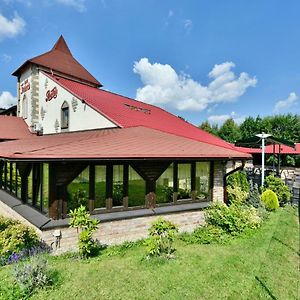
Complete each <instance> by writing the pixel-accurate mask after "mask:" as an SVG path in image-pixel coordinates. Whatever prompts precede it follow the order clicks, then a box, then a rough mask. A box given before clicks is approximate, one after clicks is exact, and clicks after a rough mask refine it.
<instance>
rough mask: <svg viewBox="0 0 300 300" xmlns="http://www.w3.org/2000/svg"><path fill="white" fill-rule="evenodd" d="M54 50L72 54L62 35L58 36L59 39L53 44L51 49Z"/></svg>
mask: <svg viewBox="0 0 300 300" xmlns="http://www.w3.org/2000/svg"><path fill="white" fill-rule="evenodd" d="M54 50H58V51H61V52H64V53H65V54H69V55H71V56H72V53H71V51H70V49H69V47H68V45H67V43H66V41H65V39H64V37H63V36H62V35H61V36H60V37H59V39H58V40H57V42H56V43H55V45H54V46H53V48H52V50H51V51H54Z"/></svg>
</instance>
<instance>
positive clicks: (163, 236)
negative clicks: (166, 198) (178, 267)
mask: <svg viewBox="0 0 300 300" xmlns="http://www.w3.org/2000/svg"><path fill="white" fill-rule="evenodd" d="M177 232H178V227H177V226H176V225H175V224H174V223H173V222H171V221H168V220H165V219H163V218H162V217H160V218H158V219H157V220H156V221H154V222H153V223H152V225H151V227H150V228H149V236H150V237H149V238H148V239H147V240H146V242H145V244H146V246H147V248H148V255H149V257H153V256H166V258H172V257H173V253H174V252H175V251H176V249H175V248H174V247H173V242H174V239H175V236H176V233H177Z"/></svg>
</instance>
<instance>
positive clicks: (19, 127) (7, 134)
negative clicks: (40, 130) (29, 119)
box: [0, 115, 32, 140]
mask: <svg viewBox="0 0 300 300" xmlns="http://www.w3.org/2000/svg"><path fill="white" fill-rule="evenodd" d="M31 136H32V133H30V131H29V129H28V126H27V124H26V122H25V121H24V120H23V119H22V118H19V117H13V116H4V115H0V140H17V139H23V138H29V137H31Z"/></svg>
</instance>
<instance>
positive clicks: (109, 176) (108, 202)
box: [105, 164, 113, 210]
mask: <svg viewBox="0 0 300 300" xmlns="http://www.w3.org/2000/svg"><path fill="white" fill-rule="evenodd" d="M112 181H113V165H112V164H108V165H107V166H106V192H105V194H106V209H107V210H111V209H112V206H113V203H112V202H113V199H112V196H113V195H112V194H113V182H112Z"/></svg>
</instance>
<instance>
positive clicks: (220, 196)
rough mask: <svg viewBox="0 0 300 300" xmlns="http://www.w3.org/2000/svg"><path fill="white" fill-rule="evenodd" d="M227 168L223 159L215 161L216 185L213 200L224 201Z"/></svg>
mask: <svg viewBox="0 0 300 300" xmlns="http://www.w3.org/2000/svg"><path fill="white" fill-rule="evenodd" d="M224 172H225V168H224V165H223V162H222V161H215V162H214V186H213V197H212V198H213V202H223V201H224V186H223V180H224V179H223V178H224V175H225V174H224Z"/></svg>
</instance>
